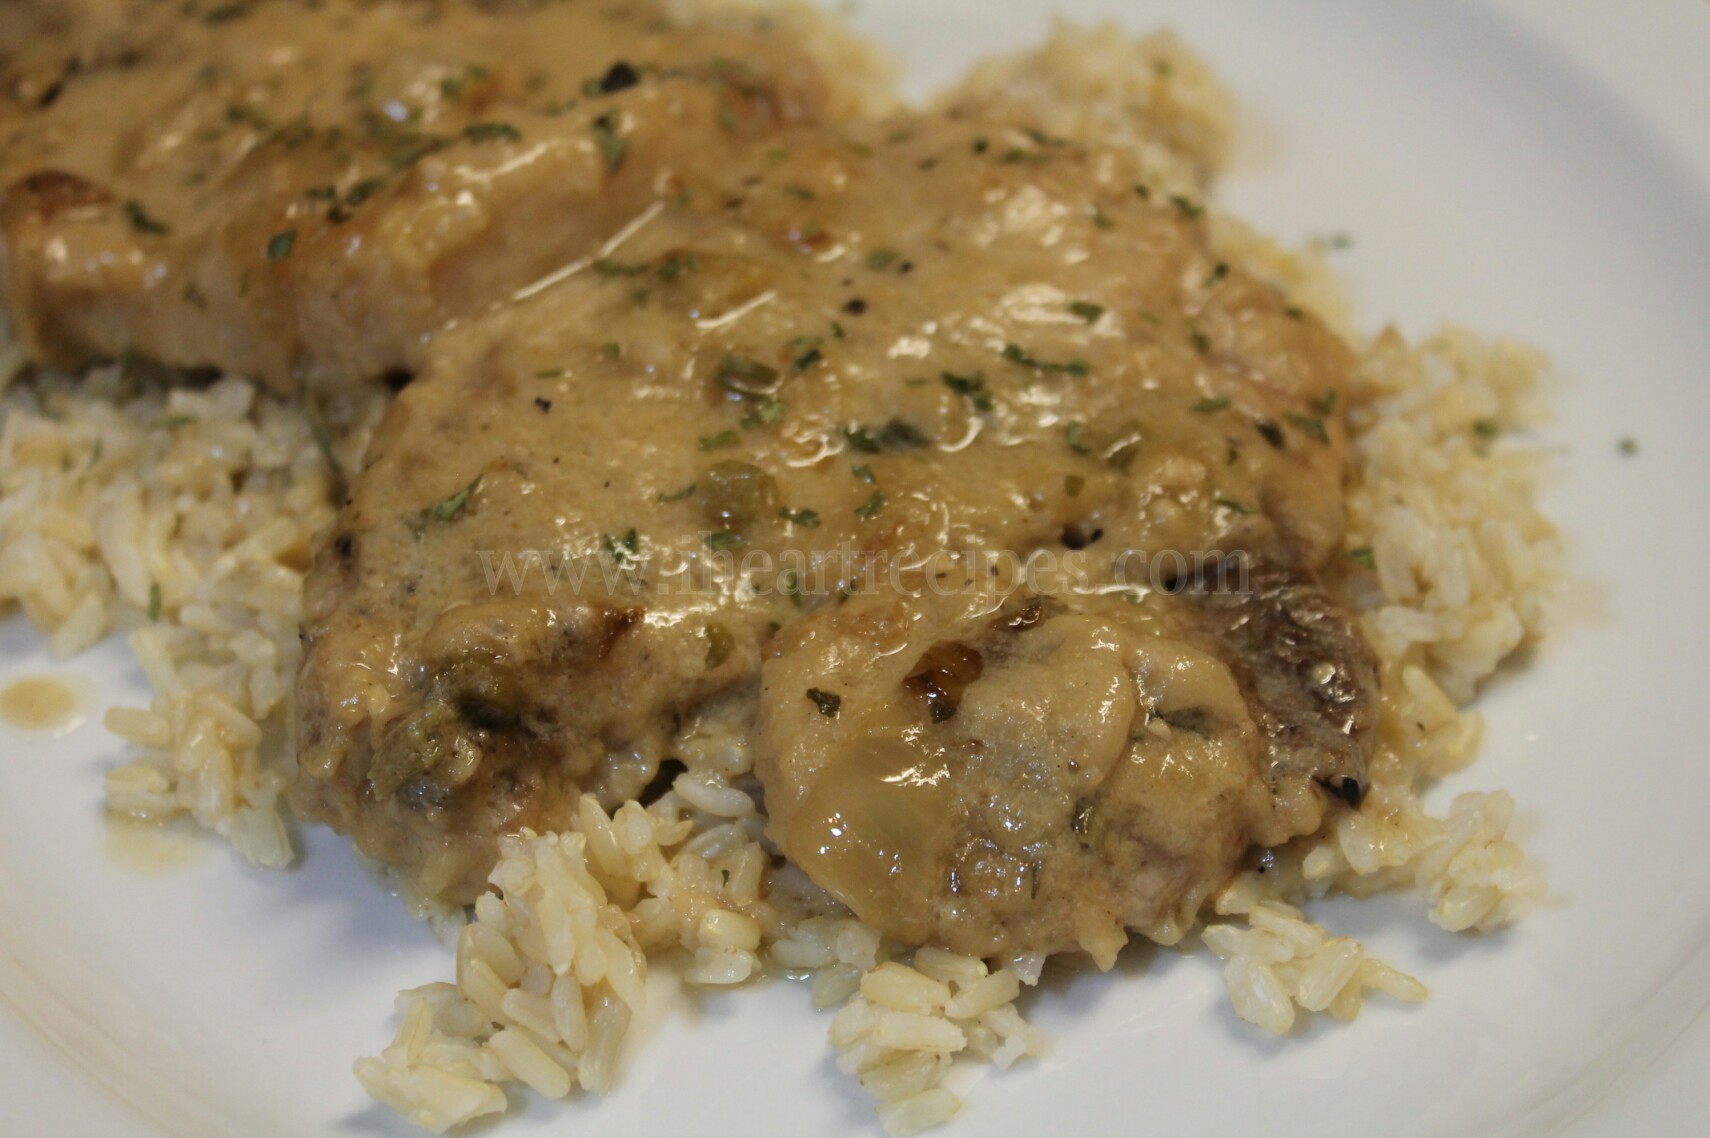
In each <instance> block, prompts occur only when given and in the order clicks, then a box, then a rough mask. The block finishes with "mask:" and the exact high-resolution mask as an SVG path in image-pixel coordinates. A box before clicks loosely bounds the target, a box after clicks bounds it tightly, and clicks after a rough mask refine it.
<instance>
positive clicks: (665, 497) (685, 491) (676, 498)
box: [659, 482, 695, 502]
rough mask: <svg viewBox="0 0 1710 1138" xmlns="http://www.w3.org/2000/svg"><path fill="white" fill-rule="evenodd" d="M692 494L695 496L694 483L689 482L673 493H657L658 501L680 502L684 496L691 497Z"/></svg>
mask: <svg viewBox="0 0 1710 1138" xmlns="http://www.w3.org/2000/svg"><path fill="white" fill-rule="evenodd" d="M694 496H695V483H693V482H691V483H689V484H688V485H687V486H685V487H683V488H682V489H681V490H679V491H677V492H676V493H675V494H661V495H659V501H660V502H681V501H683V499H685V498H693V497H694Z"/></svg>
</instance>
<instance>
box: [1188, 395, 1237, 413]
mask: <svg viewBox="0 0 1710 1138" xmlns="http://www.w3.org/2000/svg"><path fill="white" fill-rule="evenodd" d="M1193 409H1194V410H1195V411H1198V412H1199V413H1200V414H1201V415H1211V414H1214V413H1216V412H1218V411H1227V410H1228V409H1229V396H1227V395H1214V396H1212V397H1211V398H1209V399H1201V400H1200V401H1199V402H1198V403H1195V404H1194V405H1193Z"/></svg>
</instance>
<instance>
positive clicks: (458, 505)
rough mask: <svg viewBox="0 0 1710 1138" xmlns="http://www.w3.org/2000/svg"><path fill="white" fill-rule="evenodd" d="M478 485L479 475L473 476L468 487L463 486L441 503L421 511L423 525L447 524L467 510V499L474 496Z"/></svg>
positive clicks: (479, 483) (479, 481)
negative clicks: (426, 523)
mask: <svg viewBox="0 0 1710 1138" xmlns="http://www.w3.org/2000/svg"><path fill="white" fill-rule="evenodd" d="M480 485H481V475H479V474H477V475H476V476H475V480H474V481H473V482H471V483H469V485H467V486H465V487H464V488H463V489H461V490H459V491H458V492H457V493H455V494H453V495H452V496H451V497H449V498H447V499H445V500H444V501H443V502H435V503H434V504H433V505H431V506H429V507H428V508H427V509H425V510H423V511H422V521H423V522H424V523H425V522H449V521H450V520H451V519H453V518H455V517H456V516H457V515H459V514H461V513H462V512H463V511H464V510H466V509H468V508H469V499H470V498H472V497H474V496H475V491H476V489H478V488H479V487H480Z"/></svg>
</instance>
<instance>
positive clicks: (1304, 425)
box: [1288, 411, 1330, 443]
mask: <svg viewBox="0 0 1710 1138" xmlns="http://www.w3.org/2000/svg"><path fill="white" fill-rule="evenodd" d="M1288 421H1289V422H1291V423H1293V424H1294V425H1295V427H1297V428H1298V429H1300V430H1302V431H1304V432H1306V433H1307V434H1309V435H1311V436H1312V437H1313V438H1315V439H1317V440H1318V441H1319V442H1321V443H1328V442H1329V441H1330V432H1329V431H1328V430H1327V429H1326V428H1325V426H1324V420H1323V419H1320V418H1317V417H1316V416H1313V415H1301V414H1299V413H1297V412H1294V411H1290V412H1289V415H1288Z"/></svg>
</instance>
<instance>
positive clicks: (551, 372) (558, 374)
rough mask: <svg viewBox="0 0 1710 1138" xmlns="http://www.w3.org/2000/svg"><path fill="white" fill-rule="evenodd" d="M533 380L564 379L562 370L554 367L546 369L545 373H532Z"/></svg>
mask: <svg viewBox="0 0 1710 1138" xmlns="http://www.w3.org/2000/svg"><path fill="white" fill-rule="evenodd" d="M534 378H536V379H563V378H564V369H563V368H561V367H555V368H548V369H547V370H545V371H537V372H535V373H534Z"/></svg>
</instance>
